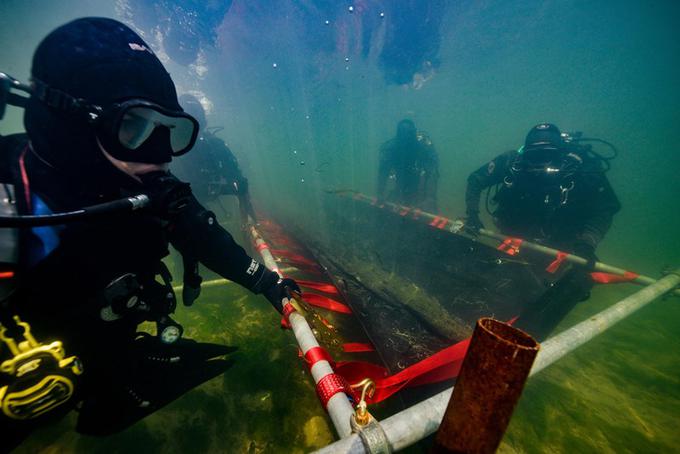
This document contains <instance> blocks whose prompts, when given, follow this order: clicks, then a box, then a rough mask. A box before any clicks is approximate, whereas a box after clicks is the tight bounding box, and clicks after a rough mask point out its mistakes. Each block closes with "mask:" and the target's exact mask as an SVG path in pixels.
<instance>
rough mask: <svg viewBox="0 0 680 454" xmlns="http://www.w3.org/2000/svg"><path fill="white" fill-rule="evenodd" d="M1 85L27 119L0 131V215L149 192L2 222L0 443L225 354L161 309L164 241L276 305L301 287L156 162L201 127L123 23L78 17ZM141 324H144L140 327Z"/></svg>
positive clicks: (163, 385)
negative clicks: (92, 212) (26, 76)
mask: <svg viewBox="0 0 680 454" xmlns="http://www.w3.org/2000/svg"><path fill="white" fill-rule="evenodd" d="M0 89H1V90H2V92H0V101H1V102H2V103H3V104H2V105H0V115H1V114H2V113H3V112H4V107H5V105H4V103H5V102H7V103H10V104H15V105H22V104H23V105H24V106H25V115H24V124H25V127H26V131H27V134H14V135H10V136H4V137H0V151H1V152H2V153H1V154H0V156H1V158H2V160H3V161H2V165H0V182H2V183H3V185H2V186H1V187H2V189H3V190H4V192H5V197H3V198H2V199H1V200H0V202H2V203H1V204H0V208H1V209H2V213H3V214H7V213H11V212H12V210H14V212H15V213H16V217H17V219H20V218H22V217H24V218H25V219H28V220H29V221H30V220H31V219H34V218H26V216H27V215H42V216H45V217H47V218H49V217H50V216H55V214H54V213H59V212H64V211H71V210H75V212H78V211H77V210H78V208H80V207H83V206H89V205H94V204H102V203H104V202H115V201H117V200H119V199H121V198H126V197H129V196H131V195H135V194H144V196H143V197H140V198H138V199H135V198H134V197H132V199H131V200H133V201H134V200H138V202H140V203H141V201H142V200H145V201H146V203H148V204H149V206H148V208H147V209H145V210H142V209H140V210H136V211H135V212H121V213H118V214H116V215H115V216H114V215H111V214H106V213H99V217H97V218H92V219H88V220H80V221H78V222H70V223H66V224H59V225H52V226H41V227H37V226H36V227H23V228H20V229H17V230H7V229H3V230H2V231H0V233H2V234H3V235H2V237H1V239H2V240H3V241H2V242H0V246H1V247H2V249H0V257H1V258H2V263H0V266H1V267H2V268H1V269H0V284H1V285H2V288H0V290H2V296H3V298H2V300H1V301H0V325H1V326H0V346H2V349H0V409H1V410H2V411H0V427H1V428H2V450H3V451H5V450H11V449H12V447H13V446H16V445H17V443H19V442H20V441H21V440H22V438H24V437H25V436H26V435H27V434H28V433H29V432H30V431H31V430H32V429H33V428H35V427H36V426H38V425H40V424H44V423H46V422H47V421H49V420H52V419H54V418H56V417H59V416H60V415H62V414H64V413H65V412H67V411H69V410H70V409H72V408H74V407H75V406H76V405H77V406H78V409H79V410H78V411H79V416H78V422H77V428H76V429H77V430H78V431H79V432H80V433H83V434H91V435H108V434H111V433H114V432H117V431H120V430H122V429H124V428H126V427H128V426H130V425H131V424H133V423H134V422H136V421H138V420H140V419H141V418H143V417H145V416H146V415H148V414H150V413H153V412H154V411H156V410H158V409H159V408H160V407H162V406H163V405H165V404H167V403H169V402H170V401H172V400H174V399H175V398H177V397H179V396H180V395H181V394H182V393H184V392H186V391H188V390H190V389H192V388H194V387H195V386H198V385H199V384H201V383H203V382H204V381H206V380H208V379H210V378H212V377H215V376H217V375H219V374H220V373H222V372H224V371H225V370H226V369H227V368H228V367H229V366H230V364H231V363H232V360H229V359H224V358H223V357H224V356H225V355H227V354H228V353H230V352H232V351H233V350H234V348H233V347H229V346H225V345H217V344H209V343H199V342H196V341H193V340H190V339H184V338H182V333H183V329H182V327H181V326H180V325H179V324H178V323H177V322H175V321H174V320H172V318H171V314H172V313H173V312H174V310H175V307H176V298H175V295H174V292H173V290H172V285H171V279H172V277H171V276H170V273H169V271H168V269H167V268H166V267H165V266H164V264H163V262H162V261H161V259H163V258H164V257H165V256H167V255H168V246H169V245H170V244H172V245H173V246H174V247H175V248H176V249H177V250H178V251H180V252H181V253H182V254H183V255H185V256H190V257H192V258H194V259H195V260H197V261H200V262H201V263H203V264H204V265H205V266H206V267H208V268H209V269H211V270H213V271H215V272H216V273H217V274H219V275H221V276H223V277H224V278H227V279H229V280H231V281H234V282H236V283H238V284H240V285H242V286H243V287H245V288H247V289H249V290H251V291H252V292H254V293H256V294H262V295H264V296H265V297H266V298H267V299H268V300H269V302H270V303H271V304H272V305H273V307H274V308H275V309H276V310H278V311H279V312H281V311H282V301H283V299H284V298H286V297H287V295H288V294H289V293H288V292H289V291H290V290H291V289H292V290H297V291H299V287H298V286H297V284H296V283H295V281H293V280H291V279H281V278H279V276H278V274H277V273H275V272H273V271H270V270H268V269H267V268H266V267H265V266H264V265H262V264H260V263H258V262H257V261H256V260H254V259H252V258H251V257H249V256H248V255H247V254H246V252H245V251H244V250H243V248H241V247H240V246H239V245H238V244H237V243H236V242H235V241H234V239H233V238H232V236H231V235H230V234H229V233H228V232H227V231H226V230H224V229H223V228H222V227H221V226H220V224H219V222H217V219H216V217H215V215H214V214H213V213H211V212H210V211H207V210H206V209H205V208H203V206H201V205H200V204H199V202H198V201H197V200H196V198H195V197H194V196H193V194H192V193H191V190H190V188H189V185H188V184H187V183H184V182H182V181H180V180H178V179H177V178H176V177H175V176H174V175H172V174H171V173H169V172H168V171H167V167H168V163H169V162H170V161H171V160H172V158H173V157H176V156H179V155H182V154H184V153H187V152H188V151H189V150H190V149H191V148H192V146H193V145H194V142H195V140H196V138H197V136H198V133H199V125H198V122H197V121H196V119H195V118H194V117H192V116H191V115H189V114H187V113H186V112H184V111H183V110H182V108H181V107H180V104H179V103H178V100H177V95H176V92H175V85H174V83H173V81H172V79H171V78H170V75H169V74H168V72H167V71H166V70H165V68H164V67H163V65H162V63H161V62H160V60H159V59H158V58H157V57H156V55H155V54H154V53H153V51H152V50H151V49H150V48H149V46H148V45H147V44H146V43H145V42H144V41H143V40H142V39H141V38H140V37H139V36H138V35H137V34H136V33H135V32H133V31H132V30H131V29H130V28H128V27H127V26H126V25H124V24H122V23H120V22H118V21H115V20H111V19H105V18H83V19H78V20H75V21H72V22H69V23H67V24H65V25H63V26H61V27H59V28H57V29H56V30H54V31H52V32H51V33H50V34H49V35H48V36H47V37H46V38H45V39H44V40H43V41H42V42H41V43H40V44H39V46H38V48H37V50H36V52H35V54H34V57H33V64H32V69H31V86H30V87H28V86H26V85H23V84H20V83H18V82H17V81H16V80H15V79H12V78H10V77H7V76H5V75H2V74H0ZM15 91H24V92H30V98H24V97H21V96H19V95H18V94H17V93H15ZM128 200H130V199H128ZM4 217H5V218H6V217H7V216H4ZM41 219H44V218H41ZM15 316H16V317H15ZM144 321H151V322H155V324H156V327H157V333H156V335H150V334H144V333H138V332H137V329H138V325H139V324H140V323H142V322H144ZM29 326H30V327H29ZM36 339H39V340H47V341H49V342H52V341H55V342H56V340H57V339H58V340H59V342H58V343H51V344H49V345H47V344H46V345H42V344H40V342H38V341H37V340H36ZM5 346H6V347H7V348H5Z"/></svg>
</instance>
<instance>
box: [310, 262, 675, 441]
mask: <svg viewBox="0 0 680 454" xmlns="http://www.w3.org/2000/svg"><path fill="white" fill-rule="evenodd" d="M679 284H680V269H679V270H676V271H674V272H673V273H671V274H669V275H667V276H666V277H664V278H662V279H659V280H658V281H656V282H655V283H653V284H651V285H649V286H648V287H646V288H644V289H642V290H640V291H639V292H637V293H634V294H632V295H630V296H628V297H627V298H624V299H623V300H621V301H619V302H618V303H616V304H615V305H613V306H612V307H610V308H608V309H606V310H604V311H602V312H600V313H599V314H597V315H595V316H593V317H590V318H589V319H588V320H585V321H583V322H581V323H579V324H577V325H575V326H573V327H571V328H569V329H568V330H566V331H564V332H562V333H560V334H558V335H557V336H555V337H552V338H550V339H548V340H547V341H546V342H544V343H543V344H542V345H541V350H540V352H539V353H538V357H537V358H536V362H535V363H534V365H533V367H532V368H531V372H530V374H529V375H534V374H536V373H538V372H540V371H541V370H543V369H545V368H546V367H548V366H549V365H551V364H553V363H554V362H555V361H557V360H559V359H560V358H562V357H563V356H564V355H566V354H568V353H570V352H571V351H573V350H575V349H576V348H578V347H580V346H581V345H583V344H584V343H586V342H588V341H589V340H591V339H592V338H594V337H595V336H597V335H598V334H601V333H602V332H604V331H605V330H607V329H609V328H611V327H612V326H614V325H615V324H616V323H618V322H619V321H621V320H623V319H624V318H626V317H627V316H629V315H630V314H632V313H633V312H635V311H637V310H638V309H640V308H642V307H644V306H645V305H647V304H649V303H650V302H651V301H653V300H655V299H656V298H658V297H660V296H662V295H663V294H665V293H668V292H670V291H671V290H673V289H674V288H675V287H677V286H678V285H679ZM452 392H453V387H452V388H449V389H447V390H445V391H442V392H440V393H439V394H436V395H435V396H433V397H430V398H429V399H425V400H424V401H422V402H420V403H418V404H416V405H414V406H412V407H409V408H407V409H406V410H404V411H402V412H400V413H397V414H395V415H392V416H390V417H389V418H387V419H385V420H384V421H382V422H381V423H380V424H381V425H382V428H383V430H384V431H385V434H386V435H387V439H388V440H389V442H390V445H391V446H392V449H393V450H394V451H398V450H400V449H404V448H406V447H408V446H411V445H412V444H414V443H417V442H418V441H420V440H422V439H423V438H425V437H427V436H428V435H431V434H433V433H435V432H436V430H437V429H438V428H439V424H440V423H441V420H442V418H443V417H444V411H445V410H446V406H447V405H448V402H449V399H450V398H451V393H452ZM316 452H317V453H318V454H330V453H333V454H340V453H342V454H349V453H352V454H363V453H365V452H366V451H365V449H364V446H363V444H362V443H361V439H360V438H359V436H358V435H356V434H354V435H352V436H350V437H347V438H344V439H342V440H339V441H337V442H335V443H333V444H330V445H328V446H326V447H325V448H322V449H320V450H318V451H316Z"/></svg>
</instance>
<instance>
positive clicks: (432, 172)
mask: <svg viewBox="0 0 680 454" xmlns="http://www.w3.org/2000/svg"><path fill="white" fill-rule="evenodd" d="M438 178H439V157H438V156H437V152H436V150H435V148H434V145H433V144H432V141H431V140H430V138H429V137H428V136H427V135H425V134H424V133H422V132H420V131H418V130H417V129H416V125H415V124H414V123H413V121H411V120H409V119H404V120H401V121H400V122H399V123H398V124H397V135H396V136H395V137H394V138H393V139H390V140H388V141H387V142H385V143H384V144H383V145H382V146H381V147H380V163H379V168H378V200H387V201H389V202H395V203H398V204H403V205H408V206H414V207H418V208H422V209H423V210H426V211H430V212H437V180H438ZM388 180H392V181H393V182H394V187H393V189H392V190H391V191H390V192H389V194H387V197H386V189H387V182H388Z"/></svg>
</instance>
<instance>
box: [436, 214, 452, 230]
mask: <svg viewBox="0 0 680 454" xmlns="http://www.w3.org/2000/svg"><path fill="white" fill-rule="evenodd" d="M448 223H449V220H448V219H447V218H445V217H442V218H441V219H440V220H439V224H438V225H437V228H438V229H444V228H445V227H446V224H448Z"/></svg>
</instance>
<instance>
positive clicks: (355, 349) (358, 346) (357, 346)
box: [342, 342, 375, 353]
mask: <svg viewBox="0 0 680 454" xmlns="http://www.w3.org/2000/svg"><path fill="white" fill-rule="evenodd" d="M342 350H343V351H344V352H345V353H364V352H373V351H375V349H374V348H373V346H372V345H371V344H362V343H360V342H348V343H346V344H343V345H342Z"/></svg>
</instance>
